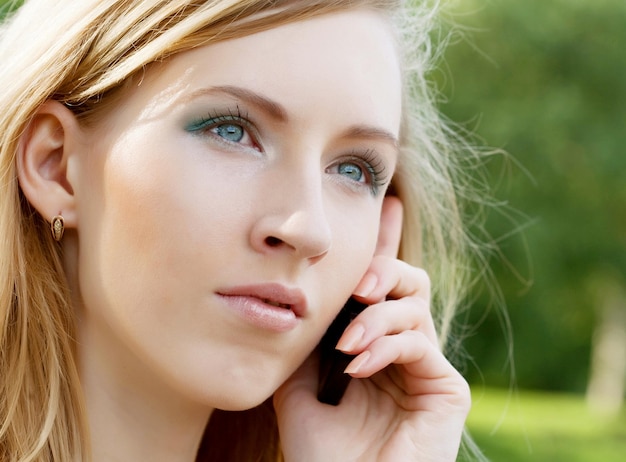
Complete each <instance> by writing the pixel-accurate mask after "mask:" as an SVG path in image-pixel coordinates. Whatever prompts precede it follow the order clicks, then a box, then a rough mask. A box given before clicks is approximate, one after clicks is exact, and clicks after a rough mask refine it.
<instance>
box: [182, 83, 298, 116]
mask: <svg viewBox="0 0 626 462" xmlns="http://www.w3.org/2000/svg"><path fill="white" fill-rule="evenodd" d="M215 93H223V94H226V95H229V96H233V97H235V98H237V99H239V100H241V101H243V102H245V103H247V104H250V105H253V106H257V107H258V108H260V109H261V110H262V111H264V112H266V113H267V114H269V115H270V117H272V118H273V119H276V120H277V121H279V122H286V121H287V120H288V117H287V111H286V110H285V108H284V107H283V106H281V105H280V104H278V103H277V102H275V101H272V100H271V99H269V98H266V97H265V96H262V95H259V94H258V93H255V92H254V91H251V90H248V89H246V88H241V87H236V86H233V85H220V86H215V87H210V88H201V89H200V90H196V91H194V92H193V93H191V94H190V95H189V96H188V97H187V98H185V99H193V98H196V97H198V96H204V95H211V94H215Z"/></svg>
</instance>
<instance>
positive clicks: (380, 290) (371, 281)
mask: <svg viewBox="0 0 626 462" xmlns="http://www.w3.org/2000/svg"><path fill="white" fill-rule="evenodd" d="M354 295H356V296H357V297H358V298H359V300H360V301H362V302H364V303H376V302H377V301H379V300H384V299H385V298H390V299H400V298H403V297H412V296H418V297H420V298H423V299H424V300H427V301H430V278H429V277H428V273H426V271H424V270H423V269H421V268H417V267H415V266H412V265H409V264H408V263H406V262H403V261H401V260H397V259H395V258H389V257H383V256H377V257H374V259H373V260H372V263H371V264H370V267H369V268H368V270H367V273H366V274H365V276H364V277H363V279H362V280H361V283H360V284H359V285H358V286H357V287H356V289H355V290H354Z"/></svg>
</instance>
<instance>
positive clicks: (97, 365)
mask: <svg viewBox="0 0 626 462" xmlns="http://www.w3.org/2000/svg"><path fill="white" fill-rule="evenodd" d="M346 30H349V31H350V33H349V34H346V33H345V31H346ZM270 55H271V59H268V56H270ZM225 64H227V65H225ZM251 70H253V72H251ZM400 88H401V78H400V71H399V63H398V59H397V53H396V51H395V48H394V44H393V39H392V34H391V33H390V32H389V30H388V26H387V24H386V23H385V21H384V20H383V19H382V18H381V17H379V16H377V15H376V14H373V13H370V12H365V11H357V10H355V11H349V12H346V13H341V14H333V15H328V16H324V17H320V18H317V19H313V20H307V21H303V22H300V23H294V24H291V25H286V26H281V27H278V28H275V29H272V30H269V31H266V32H262V33H258V34H255V35H252V36H248V37H243V38H240V39H235V40H231V41H226V42H222V43H218V44H215V45H211V46H206V47H201V48H198V49H196V50H193V51H190V52H186V53H182V54H180V55H177V56H175V57H173V58H172V59H170V60H168V61H166V62H165V63H161V64H155V65H153V66H151V67H149V68H148V69H147V70H146V72H145V74H144V75H143V76H141V79H140V80H139V79H138V81H137V82H136V84H134V85H131V86H130V89H128V90H126V94H124V95H123V98H121V99H120V103H119V104H118V105H117V106H115V107H114V108H113V109H111V110H110V111H109V112H108V113H105V114H104V115H103V117H102V118H101V119H99V121H98V123H97V124H96V125H94V126H90V127H85V126H81V125H80V124H79V123H78V122H77V121H76V120H75V118H73V116H72V115H71V113H69V111H67V109H65V108H64V107H62V106H61V105H59V104H55V103H54V102H50V103H47V104H46V105H44V106H43V107H42V109H41V110H40V112H39V114H38V117H37V118H36V119H35V121H34V123H33V127H32V128H31V130H30V131H29V133H28V134H27V136H28V137H29V138H28V141H27V142H26V143H25V150H24V152H25V155H24V156H23V159H22V164H21V173H20V184H21V185H22V188H23V190H24V192H25V194H26V195H27V197H29V199H31V202H33V203H34V205H35V206H36V207H37V208H38V210H39V211H40V213H42V214H43V215H44V216H50V217H52V216H54V215H56V214H57V213H58V212H59V210H60V211H61V212H62V213H63V215H64V217H65V223H66V227H67V228H68V230H67V231H66V236H65V237H64V240H63V247H64V255H65V262H64V263H65V266H66V269H67V273H68V279H69V283H70V287H71V289H72V294H73V298H74V303H75V306H76V311H77V319H78V354H79V367H80V373H81V378H82V381H83V384H84V389H85V396H86V403H87V408H88V415H89V420H90V426H91V430H92V444H93V451H94V461H96V462H100V461H130V460H152V461H160V460H163V461H166V460H167V461H190V460H194V455H195V451H196V449H197V445H198V442H199V439H200V436H201V434H202V431H203V428H204V425H205V423H206V421H207V419H208V417H209V416H210V414H211V411H212V409H214V408H222V409H233V410H236V409H246V408H249V407H252V406H255V405H256V404H258V403H260V402H262V401H263V400H265V399H266V398H267V397H269V396H271V395H272V394H273V393H274V392H275V395H274V403H275V408H276V411H277V415H278V418H279V428H280V431H281V439H282V442H283V448H284V451H285V456H286V460H298V461H303V460H311V461H321V460H324V461H329V460H330V461H332V460H337V461H339V460H341V461H345V460H394V461H397V460H420V461H427V460H433V461H435V460H436V461H445V460H451V461H452V460H454V458H455V455H456V451H457V447H458V442H459V438H460V434H461V431H462V427H463V422H464V419H465V416H466V414H467V411H468V409H469V393H468V390H467V385H466V384H465V382H464V381H463V379H462V378H461V377H460V375H459V374H458V373H457V372H456V371H455V370H454V369H453V368H452V366H450V364H449V363H448V362H447V361H446V360H445V358H444V357H443V355H442V354H441V353H440V352H439V350H438V349H437V346H436V344H437V339H436V334H435V330H434V327H433V323H432V319H431V316H430V313H429V297H430V295H429V281H428V277H427V276H426V274H425V273H424V272H423V271H422V270H420V269H417V268H413V267H410V266H409V265H407V264H405V263H402V262H400V261H398V260H397V259H396V254H397V248H398V245H399V240H400V229H401V219H402V206H401V204H400V203H399V201H398V200H397V199H395V198H386V199H385V197H384V192H385V189H386V187H387V185H388V183H389V181H390V179H391V176H392V174H393V171H394V169H395V164H396V161H397V146H396V144H395V142H394V138H397V136H398V132H399V128H400V118H401V99H402V98H401V94H400ZM251 92H252V93H253V94H254V95H255V96H254V97H251ZM259 96H260V97H262V98H263V100H264V101H266V100H270V101H272V102H273V104H274V106H270V105H268V104H267V103H266V102H265V103H264V102H260V99H259ZM276 105H279V106H280V108H281V110H280V111H277V110H276ZM216 116H219V120H218V121H215V120H213V122H207V120H206V119H211V118H213V119H215V118H216ZM224 118H226V119H227V120H224ZM355 127H356V128H357V129H355ZM242 129H244V130H242ZM240 135H241V137H240ZM233 140H235V141H233ZM46 153H48V155H47V156H46ZM368 165H369V166H370V167H376V168H378V169H381V167H382V170H384V171H383V172H379V175H378V178H373V177H372V175H371V174H370V173H369V172H368ZM38 175H39V176H38ZM38 178H39V179H40V178H43V179H44V180H46V181H43V180H41V181H40V183H41V184H40V185H39V186H37V185H38V184H39V183H37V181H39V180H38ZM373 183H376V185H374V184H373ZM378 183H380V184H378ZM41 185H43V186H41ZM45 187H48V188H50V190H49V191H47V193H46V195H45V199H42V198H41V197H42V194H41V193H42V188H45ZM38 188H39V189H38ZM36 193H38V194H36ZM37 197H39V199H37ZM269 282H273V283H279V284H281V285H282V286H284V287H289V288H297V289H298V290H300V291H301V292H302V293H303V294H304V297H305V298H306V304H307V309H306V312H305V313H304V314H303V315H302V316H301V317H300V318H299V319H298V320H297V323H296V324H295V326H294V327H292V328H290V329H287V330H281V331H277V330H272V329H267V328H263V327H260V326H258V325H256V324H254V323H250V322H248V320H246V319H243V318H242V317H241V316H239V315H238V314H237V313H236V312H234V311H233V310H232V309H231V307H230V306H228V305H227V304H225V303H224V302H223V300H221V299H220V296H219V295H218V294H219V293H220V291H222V290H223V289H224V288H229V287H234V286H241V285H246V284H261V283H269ZM351 294H356V295H357V296H358V298H360V299H361V300H362V301H365V302H367V303H368V304H372V306H371V307H370V308H368V309H367V310H365V311H364V312H363V313H362V314H361V315H360V316H359V317H357V318H356V319H355V321H354V322H353V323H352V324H351V326H350V327H349V328H348V329H347V331H346V332H345V334H344V336H343V337H342V339H341V340H340V342H339V345H338V347H339V348H340V349H342V350H344V351H346V352H349V353H351V354H355V355H358V356H357V357H356V358H355V360H354V361H353V362H352V363H351V365H350V366H349V367H348V372H350V373H351V375H353V376H354V377H359V378H364V380H359V381H353V382H352V384H351V385H350V387H349V389H348V392H347V394H346V396H345V398H344V401H343V402H342V404H341V405H340V406H338V407H336V408H335V407H330V406H326V405H323V404H320V403H319V402H317V400H316V399H315V393H316V383H317V379H316V367H317V366H316V364H315V358H314V357H313V356H310V353H311V351H312V350H313V349H314V347H315V345H316V344H317V343H318V342H319V339H320V337H321V336H322V335H323V333H324V331H325V329H326V327H327V326H328V324H329V323H330V322H331V320H332V319H333V317H334V316H335V315H336V313H337V312H338V310H339V309H340V308H341V306H342V305H343V303H344V301H345V300H346V299H347V298H348V297H349V296H350V295H351ZM387 299H388V300H387ZM385 300H387V301H385ZM307 358H308V359H307ZM216 378H218V379H216ZM374 416H375V417H374ZM346 423H349V425H347V424H346ZM320 441H322V442H323V444H320ZM346 442H350V444H346Z"/></svg>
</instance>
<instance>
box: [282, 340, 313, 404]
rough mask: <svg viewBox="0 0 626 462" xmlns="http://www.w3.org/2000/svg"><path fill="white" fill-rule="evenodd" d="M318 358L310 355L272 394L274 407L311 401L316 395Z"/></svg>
mask: <svg viewBox="0 0 626 462" xmlns="http://www.w3.org/2000/svg"><path fill="white" fill-rule="evenodd" d="M318 369H319V356H318V355H317V354H316V353H315V352H314V353H312V354H311V355H310V356H309V357H308V358H307V359H306V360H305V361H304V362H303V363H302V365H300V367H299V368H298V369H297V370H296V371H295V372H294V373H293V374H292V375H291V377H289V378H288V379H287V380H286V381H285V382H284V383H283V384H282V385H281V386H280V387H279V388H278V389H277V390H276V392H275V393H274V407H275V408H276V409H283V408H284V407H285V406H290V405H294V404H297V403H302V402H304V401H311V400H314V399H315V394H316V393H317V380H318Z"/></svg>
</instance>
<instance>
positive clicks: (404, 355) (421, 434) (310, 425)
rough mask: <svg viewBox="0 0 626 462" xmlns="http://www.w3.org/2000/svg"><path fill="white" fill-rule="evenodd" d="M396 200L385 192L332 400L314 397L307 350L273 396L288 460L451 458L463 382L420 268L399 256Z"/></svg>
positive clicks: (423, 461)
mask: <svg viewBox="0 0 626 462" xmlns="http://www.w3.org/2000/svg"><path fill="white" fill-rule="evenodd" d="M401 227H402V204H401V203H400V201H399V200H398V199H397V198H393V197H388V198H385V203H384V204H383V212H382V216H381V230H380V235H379V240H378V246H377V250H376V254H375V257H374V259H373V261H372V263H371V265H370V268H369V269H368V271H367V273H366V274H365V276H364V277H363V279H362V280H361V283H360V284H359V286H358V287H357V288H356V290H355V296H356V298H358V299H359V300H361V301H363V302H365V303H367V304H371V306H369V307H368V308H367V309H366V310H364V311H363V312H362V313H361V314H359V316H357V317H356V318H355V319H354V321H353V322H352V323H351V324H350V325H349V326H348V328H347V329H346V331H345V332H344V334H343V336H342V338H341V339H340V340H339V344H338V348H339V349H340V350H342V351H344V352H345V353H348V354H351V355H356V357H355V358H354V360H353V361H352V362H351V363H350V365H349V366H348V368H347V369H346V371H347V372H348V373H349V374H350V375H351V376H352V377H354V378H357V379H359V380H352V381H351V383H350V385H349V387H348V390H347V391H346V394H345V396H344V398H343V400H342V401H341V403H340V405H339V406H336V407H335V406H329V405H326V404H322V403H320V402H318V401H317V399H316V393H317V369H318V364H317V359H316V357H315V355H312V356H311V358H309V359H308V360H307V361H306V362H305V363H304V364H303V365H302V366H301V367H300V369H299V370H298V371H297V372H296V373H295V374H294V375H293V376H292V377H291V378H290V379H289V380H288V381H287V382H285V384H283V385H282V386H281V387H280V388H279V390H277V391H276V393H275V395H274V406H275V409H276V413H277V416H278V426H279V431H280V435H281V443H282V448H283V452H284V455H285V460H286V461H288V462H289V461H300V462H303V461H304V462H308V461H311V462H322V461H323V462H332V461H337V462H347V461H390V462H399V461H419V462H430V461H433V462H434V461H437V462H447V461H450V462H453V461H454V460H456V455H457V452H458V448H459V444H460V439H461V434H462V432H463V426H464V422H465V419H466V417H467V413H468V412H469V408H470V393H469V387H468V385H467V383H466V382H465V380H464V379H463V377H462V376H461V375H460V374H459V373H458V372H457V371H456V370H455V369H454V368H453V367H452V365H451V364H450V363H449V362H448V361H447V360H446V358H445V357H444V356H443V354H442V353H441V351H440V349H439V347H438V339H437V335H436V332H435V327H434V323H433V320H432V316H431V314H430V281H429V279H428V276H427V275H426V273H425V272H424V271H423V270H421V269H419V268H415V267H412V266H410V265H408V264H406V263H404V262H402V261H399V260H397V258H396V255H397V250H398V247H399V242H400V230H401Z"/></svg>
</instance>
